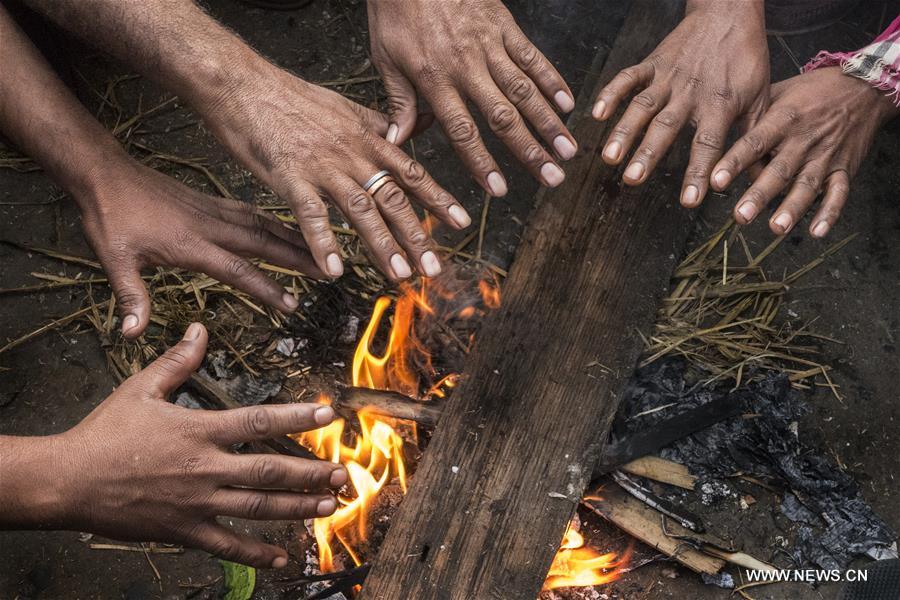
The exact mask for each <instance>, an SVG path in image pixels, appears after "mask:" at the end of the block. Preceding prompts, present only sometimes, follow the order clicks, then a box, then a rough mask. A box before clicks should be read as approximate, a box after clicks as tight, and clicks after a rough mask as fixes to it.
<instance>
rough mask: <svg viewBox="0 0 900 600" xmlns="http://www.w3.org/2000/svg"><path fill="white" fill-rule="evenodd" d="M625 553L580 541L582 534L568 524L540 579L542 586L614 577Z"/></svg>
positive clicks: (597, 582) (552, 587)
mask: <svg viewBox="0 0 900 600" xmlns="http://www.w3.org/2000/svg"><path fill="white" fill-rule="evenodd" d="M627 561H628V557H627V555H626V556H623V557H619V556H618V555H617V554H615V553H612V552H609V553H606V554H600V553H599V552H596V551H595V550H593V549H591V548H588V547H586V546H585V545H584V536H582V535H581V534H580V533H578V531H576V530H575V529H574V528H573V527H572V524H571V523H570V524H569V527H568V528H567V529H566V534H565V535H564V536H563V541H562V544H561V545H560V548H559V551H558V552H557V553H556V556H555V557H554V559H553V564H552V565H550V572H549V573H547V579H546V580H545V581H544V589H545V590H555V589H557V588H563V587H574V586H588V585H602V584H604V583H609V582H610V581H613V580H615V579H618V578H619V576H620V575H621V571H622V567H623V565H624V564H625V563H626V562H627Z"/></svg>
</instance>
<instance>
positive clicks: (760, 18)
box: [684, 0, 765, 30]
mask: <svg viewBox="0 0 900 600" xmlns="http://www.w3.org/2000/svg"><path fill="white" fill-rule="evenodd" d="M684 14H685V16H689V15H693V14H703V15H704V16H707V17H709V16H715V15H721V16H724V17H728V18H729V19H731V20H737V19H741V20H742V22H743V23H742V24H743V25H745V26H758V27H759V28H761V29H763V30H765V2H764V0H741V1H740V2H733V1H732V0H688V1H687V4H685V11H684ZM745 19H748V20H747V21H744V20H745Z"/></svg>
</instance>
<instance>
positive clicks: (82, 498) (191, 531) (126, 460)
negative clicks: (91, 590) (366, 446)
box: [0, 323, 347, 568]
mask: <svg viewBox="0 0 900 600" xmlns="http://www.w3.org/2000/svg"><path fill="white" fill-rule="evenodd" d="M206 343H207V333H206V330H205V329H204V328H203V326H202V325H200V324H199V323H194V324H192V325H191V326H190V327H189V328H188V329H187V331H186V332H185V335H184V339H183V340H182V341H181V342H179V343H178V344H177V345H176V346H174V347H172V348H171V349H169V350H168V351H167V352H166V353H165V354H164V355H162V356H161V357H160V358H158V359H157V360H155V361H154V362H153V363H152V364H150V365H149V366H148V367H147V368H145V369H144V370H143V371H141V372H140V373H138V374H137V375H135V376H133V377H130V378H129V379H128V380H126V381H125V383H123V384H122V385H121V386H120V387H119V388H118V389H117V390H116V391H115V392H114V393H113V394H112V395H111V396H109V397H108V398H107V399H106V400H104V401H103V402H102V403H101V404H100V405H99V406H98V407H97V408H96V409H94V411H93V412H91V414H89V415H88V416H87V417H86V418H85V419H84V420H83V421H82V422H81V423H79V424H78V425H76V426H75V427H73V428H72V429H70V430H69V431H66V432H65V433H61V434H58V435H52V436H47V437H30V438H23V437H12V436H0V481H2V482H3V484H2V485H0V529H68V530H75V531H89V532H92V533H97V534H100V535H104V536H108V537H113V538H117V539H124V540H133V541H160V542H168V543H175V544H184V545H187V546H191V547H196V548H201V549H203V550H206V551H208V552H210V553H212V554H215V555H216V556H219V557H221V558H225V559H227V560H232V561H235V562H239V563H242V564H247V565H252V566H256V567H262V568H269V567H275V568H280V567H284V566H285V565H286V564H287V552H286V551H285V550H284V549H283V548H279V547H277V546H272V545H270V544H264V543H262V542H260V541H259V540H256V539H254V538H251V537H248V536H245V535H243V534H238V533H236V532H234V531H233V530H231V529H229V528H228V527H225V526H223V525H221V524H220V523H218V522H217V521H216V517H219V516H227V517H238V518H244V519H278V520H281V519H291V520H297V519H308V518H313V517H317V516H326V515H330V514H331V513H333V512H334V510H335V508H336V506H337V501H336V500H335V498H334V496H333V495H332V494H331V493H330V491H329V488H335V487H340V486H341V485H343V484H344V483H346V481H347V471H346V469H344V467H342V466H340V465H336V464H332V463H328V462H323V461H316V460H305V459H300V458H291V457H285V456H278V455H270V454H241V455H235V454H232V453H231V452H229V448H230V447H231V446H232V445H233V444H237V443H243V442H249V441H254V440H264V439H268V438H272V437H275V436H279V435H286V434H289V433H297V432H300V431H305V430H310V429H316V428H318V427H322V426H324V425H327V424H328V423H330V422H331V421H332V420H333V419H334V411H333V410H332V409H331V408H330V407H327V406H322V405H318V404H286V405H277V406H255V407H250V408H239V409H234V410H228V411H203V410H191V409H187V408H181V407H179V406H175V405H173V404H170V403H168V402H167V400H166V399H167V397H168V396H169V395H170V394H171V393H172V392H173V391H175V389H177V388H178V386H179V385H181V384H182V383H183V382H184V381H185V380H186V379H187V378H188V377H189V376H190V374H191V373H192V372H193V371H194V370H195V369H197V368H198V367H199V366H200V363H201V361H202V360H203V357H204V355H205V353H206Z"/></svg>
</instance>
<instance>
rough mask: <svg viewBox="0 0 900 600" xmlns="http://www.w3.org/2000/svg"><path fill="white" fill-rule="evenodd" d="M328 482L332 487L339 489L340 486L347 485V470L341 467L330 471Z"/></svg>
mask: <svg viewBox="0 0 900 600" xmlns="http://www.w3.org/2000/svg"><path fill="white" fill-rule="evenodd" d="M328 482H329V483H330V484H331V486H332V487H341V486H342V485H344V484H345V483H347V469H345V468H344V467H341V468H339V469H335V470H334V471H332V472H331V477H330V478H329V479H328Z"/></svg>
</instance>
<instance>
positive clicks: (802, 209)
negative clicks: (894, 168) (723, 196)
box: [713, 67, 900, 238]
mask: <svg viewBox="0 0 900 600" xmlns="http://www.w3.org/2000/svg"><path fill="white" fill-rule="evenodd" d="M898 113H900V109H898V108H897V107H896V106H895V105H894V104H893V102H892V101H891V99H890V98H888V97H887V96H885V94H884V93H883V92H881V91H879V90H877V89H875V88H874V87H873V86H871V85H870V84H869V83H868V82H866V81H863V80H861V79H857V78H855V77H851V76H849V75H844V73H843V72H842V71H841V69H840V67H828V68H823V69H816V70H814V71H811V72H809V73H805V74H803V75H798V76H797V77H792V78H790V79H787V80H785V81H781V82H779V83H776V84H774V85H773V86H772V99H771V107H770V108H769V110H768V111H766V113H765V115H763V117H762V118H761V119H760V121H759V123H758V124H757V125H756V126H755V127H753V128H752V129H750V131H748V132H747V133H746V134H745V135H744V136H743V137H741V138H740V139H739V140H738V141H737V142H736V143H735V144H734V146H732V148H731V149H730V150H728V152H727V153H726V154H725V156H724V157H722V160H720V161H719V162H718V164H717V165H716V167H715V172H714V174H713V186H714V187H715V188H716V189H717V190H724V189H725V188H726V187H727V186H728V185H730V184H731V182H732V181H734V178H735V177H736V176H737V175H738V174H739V173H741V172H742V171H744V170H747V169H748V168H749V167H751V166H753V165H755V164H757V163H758V162H759V161H761V160H764V159H767V158H768V159H769V160H768V164H767V165H766V166H765V168H764V169H762V171H761V172H760V173H759V174H758V175H757V176H756V177H755V179H754V181H753V184H752V185H751V186H750V188H749V189H748V190H747V191H746V192H744V194H743V195H742V196H741V198H740V200H738V202H737V204H736V205H735V208H734V218H735V220H736V221H737V222H739V223H749V222H751V221H753V220H754V219H755V218H756V217H757V215H759V214H760V213H761V212H762V211H763V209H765V207H766V206H767V205H768V204H769V203H770V202H771V201H772V200H773V199H774V198H775V197H776V196H778V195H779V194H780V193H782V192H783V191H784V190H786V189H788V188H789V191H788V193H787V195H786V196H785V198H784V200H783V201H782V202H781V205H780V206H779V207H778V209H777V210H776V211H775V213H774V214H773V216H772V218H771V219H770V220H769V227H770V229H771V230H772V232H774V233H776V234H778V235H783V234H785V233H787V232H789V231H790V230H791V229H792V228H793V227H794V226H795V225H796V224H797V223H798V222H799V221H800V219H801V218H802V217H803V215H804V214H805V213H806V211H808V210H809V209H810V208H811V207H812V205H813V202H814V201H815V199H816V198H817V197H818V195H819V194H820V193H823V197H822V203H821V205H820V206H819V209H818V211H816V214H815V216H814V217H813V218H812V221H810V224H809V232H810V234H812V236H813V237H818V238H820V237H823V236H825V235H826V234H827V233H828V231H829V230H830V229H831V228H832V227H833V226H834V224H835V222H836V221H837V220H838V217H840V214H841V209H842V208H843V206H844V204H845V203H846V202H847V197H848V195H849V192H850V180H851V179H852V178H853V176H854V175H855V174H856V171H857V170H858V169H859V166H860V164H862V161H863V159H864V158H865V156H866V154H867V153H868V151H869V148H870V146H871V145H872V140H873V139H874V137H875V133H876V132H877V131H878V129H879V128H880V127H881V125H883V124H884V123H885V122H887V121H888V120H889V119H891V118H892V117H894V116H896V115H897V114H898Z"/></svg>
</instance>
